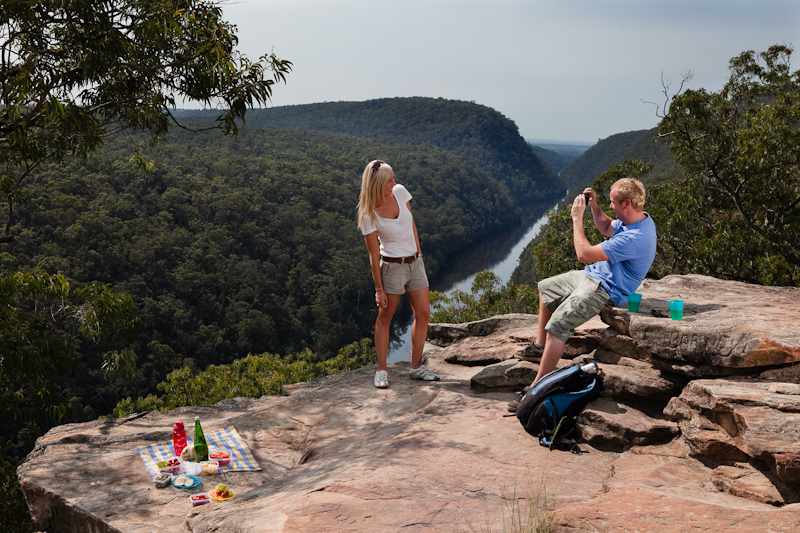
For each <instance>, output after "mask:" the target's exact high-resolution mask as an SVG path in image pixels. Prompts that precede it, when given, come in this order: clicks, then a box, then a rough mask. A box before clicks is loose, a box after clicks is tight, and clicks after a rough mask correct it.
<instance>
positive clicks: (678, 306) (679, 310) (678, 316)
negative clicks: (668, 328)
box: [669, 300, 683, 320]
mask: <svg viewBox="0 0 800 533" xmlns="http://www.w3.org/2000/svg"><path fill="white" fill-rule="evenodd" d="M669 314H670V316H671V317H672V320H683V300H670V301H669Z"/></svg>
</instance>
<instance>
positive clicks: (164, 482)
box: [153, 474, 172, 489]
mask: <svg viewBox="0 0 800 533" xmlns="http://www.w3.org/2000/svg"><path fill="white" fill-rule="evenodd" d="M170 481H172V474H159V475H157V476H156V477H154V478H153V482H155V484H156V488H157V489H163V488H165V487H168V486H169V484H170Z"/></svg>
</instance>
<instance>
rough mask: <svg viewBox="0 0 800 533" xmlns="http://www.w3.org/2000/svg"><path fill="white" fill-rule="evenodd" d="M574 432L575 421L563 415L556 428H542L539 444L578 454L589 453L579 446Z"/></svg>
mask: <svg viewBox="0 0 800 533" xmlns="http://www.w3.org/2000/svg"><path fill="white" fill-rule="evenodd" d="M574 432H575V421H574V420H571V419H569V418H567V417H562V418H561V420H559V422H558V425H557V426H556V428H555V429H552V430H550V429H545V430H542V432H541V434H540V435H539V445H540V446H544V447H546V448H548V449H550V450H553V449H555V450H563V451H568V452H572V453H574V454H578V455H580V454H583V453H588V452H585V451H583V450H581V449H580V448H579V447H578V441H577V440H575V439H574V438H573V437H572V434H573V433H574Z"/></svg>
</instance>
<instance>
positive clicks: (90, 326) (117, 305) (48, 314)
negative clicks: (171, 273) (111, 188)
mask: <svg viewBox="0 0 800 533" xmlns="http://www.w3.org/2000/svg"><path fill="white" fill-rule="evenodd" d="M135 311H136V310H135V307H134V305H133V301H132V300H131V298H130V296H128V295H118V294H115V293H114V292H112V291H111V289H110V287H109V286H108V285H103V284H101V283H99V282H91V283H87V284H85V285H83V286H81V287H78V288H77V289H75V290H74V291H70V287H69V283H68V282H67V280H66V279H65V278H64V276H62V275H52V276H51V275H49V274H47V273H45V272H42V271H34V272H31V273H28V274H23V273H16V274H13V275H9V276H3V275H0V346H2V353H0V438H2V439H9V440H8V442H2V441H0V448H3V449H4V450H5V451H6V452H7V453H10V454H12V455H16V454H17V452H20V451H22V450H26V449H29V448H27V447H28V446H30V445H31V444H32V441H33V440H34V439H35V438H36V437H38V436H39V435H40V434H41V431H42V428H47V427H50V426H51V425H53V424H54V423H59V422H65V421H79V420H80V419H83V417H84V416H92V415H93V410H92V409H91V408H89V409H88V410H87V409H86V407H84V406H83V405H82V404H81V402H80V401H79V400H78V399H77V398H71V394H72V393H71V391H72V389H73V388H75V387H76V386H77V387H80V385H78V384H77V383H79V382H81V381H82V380H83V379H85V374H86V372H87V369H86V367H85V366H84V365H85V364H87V363H88V364H89V365H92V366H94V371H95V372H98V373H100V372H101V370H100V369H101V367H102V368H103V369H104V372H105V373H109V374H114V373H116V372H118V371H119V366H120V361H124V362H125V363H124V364H125V365H127V368H129V369H130V368H131V366H132V359H133V353H132V352H131V351H130V349H129V348H128V347H127V344H128V343H129V342H130V341H131V340H132V339H133V337H134V335H135V334H136V332H137V331H138V329H139V328H140V326H141V321H140V320H139V319H138V318H137V317H136V315H135ZM107 348H112V349H111V350H108V351H104V350H105V349H107ZM79 350H80V351H85V352H86V353H87V354H94V355H95V359H94V360H92V359H91V358H90V357H86V359H84V360H81V357H80V356H79V355H78V353H79ZM101 362H102V363H101ZM90 368H91V367H90ZM92 392H93V393H96V392H97V391H94V390H93V391H92ZM68 398H70V399H69V400H68ZM87 407H88V406H87Z"/></svg>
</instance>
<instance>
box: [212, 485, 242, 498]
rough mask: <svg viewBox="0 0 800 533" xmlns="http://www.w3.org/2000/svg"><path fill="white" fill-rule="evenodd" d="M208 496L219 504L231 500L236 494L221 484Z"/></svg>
mask: <svg viewBox="0 0 800 533" xmlns="http://www.w3.org/2000/svg"><path fill="white" fill-rule="evenodd" d="M208 494H209V495H210V496H211V499H212V500H214V501H217V502H224V501H226V500H230V499H231V498H233V497H234V496H236V493H235V492H233V491H232V490H231V489H229V488H228V487H227V486H226V485H225V484H223V483H220V484H219V485H217V487H216V488H215V489H213V490H210V491H209V492H208Z"/></svg>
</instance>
